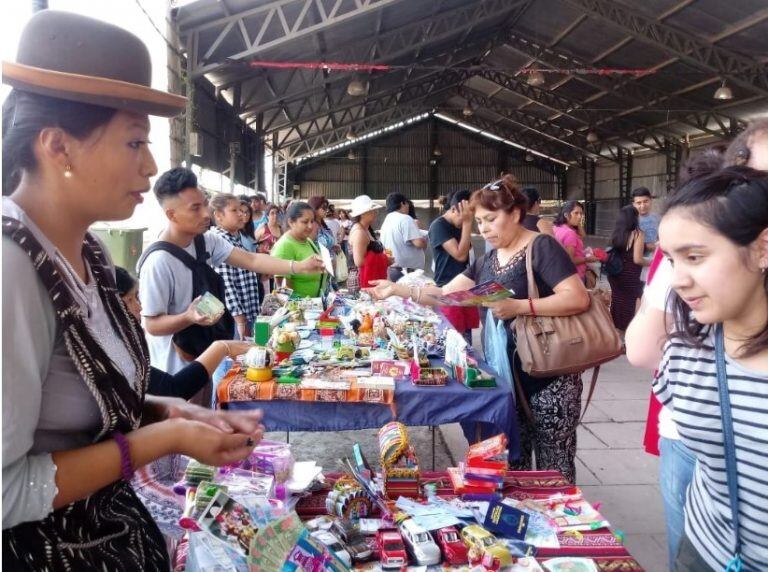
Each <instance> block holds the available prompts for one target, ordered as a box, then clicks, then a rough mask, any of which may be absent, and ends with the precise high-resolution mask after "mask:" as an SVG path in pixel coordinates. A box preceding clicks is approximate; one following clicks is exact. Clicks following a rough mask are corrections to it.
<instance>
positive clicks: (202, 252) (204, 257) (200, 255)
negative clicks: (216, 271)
mask: <svg viewBox="0 0 768 572" xmlns="http://www.w3.org/2000/svg"><path fill="white" fill-rule="evenodd" d="M185 254H186V253H185ZM195 257H196V258H197V262H198V264H208V259H209V258H210V257H211V255H210V254H208V251H207V250H206V248H205V235H204V234H198V235H197V236H196V237H195Z"/></svg>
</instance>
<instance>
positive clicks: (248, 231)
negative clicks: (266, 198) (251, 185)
mask: <svg viewBox="0 0 768 572" xmlns="http://www.w3.org/2000/svg"><path fill="white" fill-rule="evenodd" d="M242 196H245V195H242ZM240 206H241V207H245V208H247V209H248V220H246V221H245V225H244V226H243V234H245V235H247V236H248V237H249V238H253V233H254V232H256V228H255V226H254V224H253V209H252V208H251V203H250V201H248V197H247V196H246V197H245V198H244V199H243V198H242V197H240Z"/></svg>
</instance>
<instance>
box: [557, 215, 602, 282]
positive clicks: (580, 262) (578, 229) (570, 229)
mask: <svg viewBox="0 0 768 572" xmlns="http://www.w3.org/2000/svg"><path fill="white" fill-rule="evenodd" d="M583 220H584V207H582V206H581V203H580V202H578V201H566V202H565V203H563V206H562V207H561V208H560V212H559V213H558V215H557V218H556V219H555V229H554V230H555V238H556V239H557V241H558V242H559V243H560V244H562V245H563V248H565V250H566V251H567V252H568V254H569V255H570V256H571V261H572V262H573V263H574V265H575V266H576V272H578V274H579V278H581V280H582V281H584V277H585V276H586V275H587V262H597V258H595V257H594V256H585V255H584V240H583V237H584V228H583V227H582V226H581V223H582V221H583Z"/></svg>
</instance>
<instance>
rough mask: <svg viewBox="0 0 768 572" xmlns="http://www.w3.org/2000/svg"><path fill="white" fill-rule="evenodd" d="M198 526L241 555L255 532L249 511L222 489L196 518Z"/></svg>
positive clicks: (244, 552) (245, 552)
mask: <svg viewBox="0 0 768 572" xmlns="http://www.w3.org/2000/svg"><path fill="white" fill-rule="evenodd" d="M197 522H198V524H199V525H200V528H202V529H203V530H207V531H208V532H210V533H211V534H212V535H213V536H215V537H216V538H218V539H219V540H223V541H224V542H226V543H227V544H228V545H229V546H231V547H233V548H234V549H235V550H237V551H238V552H240V553H242V554H243V556H245V555H246V554H247V551H248V549H249V547H250V545H251V540H252V539H253V537H254V535H255V534H256V526H255V524H254V522H253V518H252V517H251V513H250V511H249V510H248V509H247V508H245V507H244V506H243V505H242V504H240V503H239V502H237V501H235V500H234V499H232V498H231V497H230V496H229V495H228V494H227V493H225V492H224V491H221V490H220V491H218V492H217V493H216V494H215V495H214V497H213V499H212V500H211V502H210V503H209V504H208V506H207V507H206V508H205V510H203V512H202V514H201V515H200V517H199V518H198V519H197Z"/></svg>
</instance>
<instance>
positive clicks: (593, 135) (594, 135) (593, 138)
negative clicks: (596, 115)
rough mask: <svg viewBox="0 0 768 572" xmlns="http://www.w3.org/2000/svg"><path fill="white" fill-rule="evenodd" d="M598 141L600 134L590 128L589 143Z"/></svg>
mask: <svg viewBox="0 0 768 572" xmlns="http://www.w3.org/2000/svg"><path fill="white" fill-rule="evenodd" d="M598 141H600V136H599V135H598V134H597V133H595V132H594V131H592V130H590V131H589V132H588V133H587V142H588V143H597V142H598Z"/></svg>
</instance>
